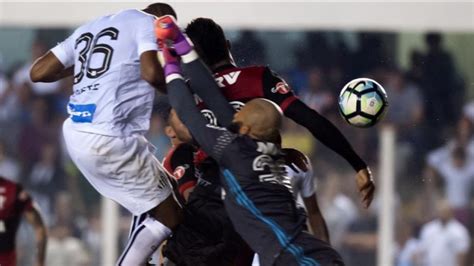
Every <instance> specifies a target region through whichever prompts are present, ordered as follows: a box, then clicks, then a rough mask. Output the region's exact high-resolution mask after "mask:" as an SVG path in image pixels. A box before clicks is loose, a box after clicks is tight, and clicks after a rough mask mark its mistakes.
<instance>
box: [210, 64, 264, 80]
mask: <svg viewBox="0 0 474 266" xmlns="http://www.w3.org/2000/svg"><path fill="white" fill-rule="evenodd" d="M265 69H266V67H265V66H246V67H238V66H237V67H227V68H224V69H221V70H218V71H217V72H216V75H217V76H220V75H226V74H229V73H239V74H238V75H240V76H252V75H256V76H260V77H261V76H262V74H263V73H264V72H265Z"/></svg>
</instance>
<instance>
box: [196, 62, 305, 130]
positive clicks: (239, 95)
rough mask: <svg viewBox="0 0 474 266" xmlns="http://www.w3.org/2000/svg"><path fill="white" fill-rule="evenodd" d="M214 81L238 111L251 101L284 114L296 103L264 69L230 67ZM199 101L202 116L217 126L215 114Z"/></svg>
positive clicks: (281, 82) (286, 87) (283, 85)
mask: <svg viewBox="0 0 474 266" xmlns="http://www.w3.org/2000/svg"><path fill="white" fill-rule="evenodd" d="M214 77H215V80H216V82H217V85H218V86H219V87H220V88H221V91H222V93H223V94H224V96H225V98H226V99H227V100H228V101H229V103H230V104H231V105H232V106H233V107H234V109H235V110H240V108H242V106H244V105H245V103H246V102H248V101H250V100H252V99H255V98H266V99H268V100H271V101H273V102H274V103H276V104H277V105H279V106H280V108H281V109H282V111H285V110H286V108H287V107H288V106H289V105H290V104H291V103H292V102H293V101H295V100H296V99H297V98H296V96H295V94H294V93H293V91H292V90H291V88H290V86H289V85H288V84H287V83H286V82H285V81H284V80H283V79H282V78H281V77H279V76H278V75H277V74H275V73H274V72H273V71H271V70H270V68H268V67H265V66H251V67H243V68H240V67H235V66H233V65H227V66H224V67H222V68H220V69H217V71H216V72H215V73H214ZM191 82H192V81H191ZM196 100H197V104H198V107H199V108H200V109H201V113H202V114H203V115H204V116H205V117H206V118H207V119H208V120H209V122H210V124H212V125H218V121H217V119H216V117H215V115H214V113H213V112H212V111H211V110H209V109H207V108H206V106H205V104H204V103H203V102H202V100H201V99H199V97H196Z"/></svg>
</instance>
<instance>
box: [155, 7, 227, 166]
mask: <svg viewBox="0 0 474 266" xmlns="http://www.w3.org/2000/svg"><path fill="white" fill-rule="evenodd" d="M155 32H156V36H157V38H158V39H159V40H160V41H162V42H163V43H166V42H167V41H171V42H173V47H174V49H175V50H174V51H175V52H176V54H177V55H179V56H180V58H181V60H182V62H183V63H184V64H187V65H189V66H190V65H191V64H194V63H193V62H195V61H200V58H199V56H198V54H197V53H196V51H194V49H193V46H192V44H191V43H190V41H188V40H187V39H186V37H185V36H184V34H183V33H182V32H181V31H180V29H179V27H178V26H177V24H176V21H175V20H174V18H173V17H171V16H164V17H161V18H159V19H158V20H157V21H156V22H155ZM163 59H164V67H163V69H164V74H165V77H166V85H167V89H168V95H169V99H170V103H171V106H172V107H173V108H174V109H175V110H176V112H177V113H178V116H179V118H180V119H181V120H182V121H183V123H184V124H186V126H187V127H188V129H189V131H190V132H191V134H192V135H193V137H194V139H195V140H196V141H197V142H198V143H199V145H200V146H201V148H202V149H203V150H204V151H205V152H206V153H207V154H208V155H210V156H211V157H213V158H214V159H216V160H217V161H219V160H220V159H221V155H222V152H223V151H224V149H225V148H226V147H227V145H228V144H229V143H230V142H232V140H233V139H234V138H235V134H233V133H231V132H229V131H228V130H226V129H225V128H219V127H213V126H210V125H207V120H206V119H205V118H204V116H202V115H201V112H200V111H199V110H198V108H197V107H196V103H195V101H194V97H193V94H192V93H191V91H190V90H189V88H188V87H187V85H186V83H185V82H184V79H183V76H182V71H181V68H180V62H179V60H178V58H177V57H176V56H174V54H173V53H172V52H171V51H170V48H169V47H168V46H167V45H164V46H163ZM201 64H202V63H201ZM195 65H196V66H197V67H198V69H197V71H201V72H199V73H200V75H203V77H197V76H196V77H194V78H195V79H199V80H196V82H197V81H201V82H203V84H202V86H205V87H206V88H207V90H209V93H214V94H219V91H218V87H217V86H216V85H215V81H214V80H213V79H212V78H209V77H207V78H206V77H205V76H211V74H210V72H209V71H208V70H207V72H206V69H205V68H204V70H203V69H202V68H199V64H198V63H196V64H195ZM196 74H198V73H196ZM211 77H212V76H211ZM213 101H221V103H222V104H223V105H224V103H225V104H227V105H229V104H228V103H227V101H226V100H225V98H224V97H222V98H217V99H216V98H213Z"/></svg>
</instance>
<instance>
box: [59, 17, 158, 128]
mask: <svg viewBox="0 0 474 266" xmlns="http://www.w3.org/2000/svg"><path fill="white" fill-rule="evenodd" d="M154 20H155V17H154V16H152V15H149V14H146V13H144V12H142V11H139V10H136V9H129V10H124V11H121V12H119V13H117V14H114V15H109V16H104V17H100V18H98V19H96V20H94V21H91V22H89V23H87V24H84V25H82V26H81V27H79V28H77V29H76V30H75V31H74V33H73V34H72V35H71V36H69V38H67V39H66V40H65V41H63V42H62V43H59V44H58V45H57V46H56V47H54V48H53V49H52V50H51V52H52V53H54V55H55V56H56V57H57V58H58V59H59V61H61V63H62V64H63V65H64V66H65V67H66V68H68V67H71V66H74V86H73V93H72V95H71V97H70V100H69V104H68V112H69V114H70V119H71V120H72V121H73V123H72V125H71V127H72V128H73V129H75V130H78V131H82V132H89V133H96V134H101V135H108V136H129V135H132V134H136V133H138V134H144V133H145V132H146V131H148V128H149V122H150V116H151V111H152V107H153V99H154V95H155V91H154V89H153V88H152V87H151V86H150V85H149V84H148V83H147V82H146V81H144V80H143V79H141V76H140V55H141V54H142V53H143V52H146V51H152V50H158V46H157V43H156V37H155V34H154V26H153V22H154Z"/></svg>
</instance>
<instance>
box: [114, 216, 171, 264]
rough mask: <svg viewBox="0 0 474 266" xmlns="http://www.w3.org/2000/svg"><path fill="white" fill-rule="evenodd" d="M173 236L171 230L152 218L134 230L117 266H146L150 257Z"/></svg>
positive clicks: (148, 218)
mask: <svg viewBox="0 0 474 266" xmlns="http://www.w3.org/2000/svg"><path fill="white" fill-rule="evenodd" d="M170 235H171V229H169V228H168V227H166V226H164V225H163V224H162V223H160V222H158V221H157V220H155V219H154V218H152V217H147V218H146V219H145V220H144V221H143V223H141V224H140V225H139V226H138V227H136V228H135V230H133V233H132V235H131V236H130V239H129V240H128V243H127V247H126V248H125V250H124V252H123V253H122V255H121V256H120V258H119V260H118V262H117V266H138V265H144V264H145V263H146V262H147V261H148V258H149V257H150V255H151V254H152V253H153V252H154V251H155V250H156V249H157V248H158V247H159V246H160V244H161V243H162V242H163V241H164V240H165V239H167V238H168V236H170Z"/></svg>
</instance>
